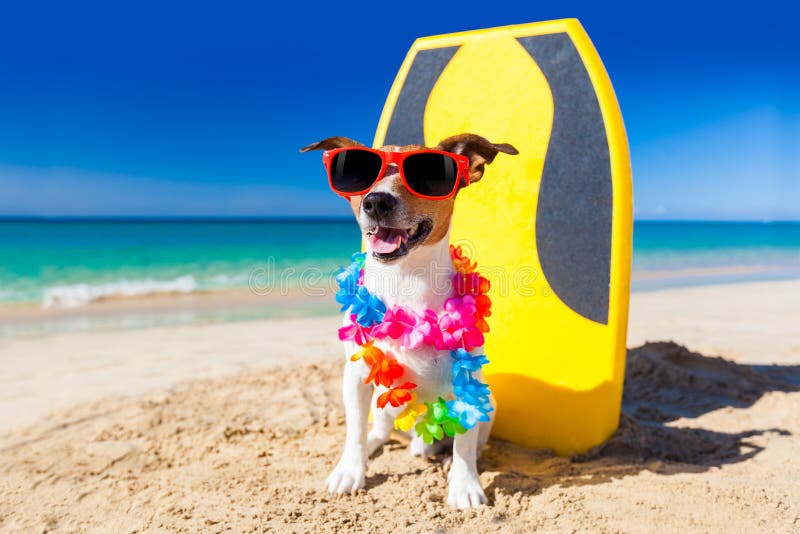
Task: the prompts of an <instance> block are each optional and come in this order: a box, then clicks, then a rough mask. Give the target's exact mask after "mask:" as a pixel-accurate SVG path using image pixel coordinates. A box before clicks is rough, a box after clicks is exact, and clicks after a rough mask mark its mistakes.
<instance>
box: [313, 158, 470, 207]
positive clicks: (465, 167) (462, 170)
mask: <svg viewBox="0 0 800 534" xmlns="http://www.w3.org/2000/svg"><path fill="white" fill-rule="evenodd" d="M348 150H361V151H364V152H372V153H373V154H377V155H378V156H380V158H381V162H382V164H381V170H380V171H379V172H378V176H376V177H375V181H373V182H372V183H371V184H370V185H369V187H367V188H366V189H364V190H362V191H356V192H354V193H345V192H344V191H339V190H338V189H336V188H335V187H334V186H333V178H332V177H331V164H332V163H333V157H334V156H335V155H336V154H339V153H341V152H345V151H348ZM415 154H442V155H445V156H449V157H451V158H453V159H454V160H455V161H456V165H457V166H458V174H457V175H456V179H455V182H454V184H453V190H452V191H450V192H449V193H448V194H446V195H442V196H430V195H423V194H422V193H418V192H416V191H414V190H413V189H411V186H409V185H408V181H406V175H405V172H404V171H403V161H405V159H406V158H407V157H409V156H413V155H415ZM322 163H323V164H324V165H325V170H326V171H327V173H328V185H330V187H331V189H332V190H333V192H334V193H336V194H337V195H339V196H342V197H345V198H349V197H357V196H359V195H363V194H364V193H366V192H367V191H369V190H370V189H372V188H373V187H374V186H375V184H377V183H378V182H380V181H381V180H382V179H383V177H384V176H385V175H386V167H388V166H389V164H390V163H393V164H395V165H397V169H398V171H399V172H400V179H401V180H402V181H403V185H404V186H405V187H406V190H408V192H409V193H411V194H412V195H414V196H416V197H419V198H425V199H428V200H444V199H447V198H450V197H452V196H453V195H455V194H456V191H458V188H459V186H461V184H462V181H463V186H464V187H466V186H468V185H469V158H468V157H467V156H463V155H461V154H453V153H452V152H445V151H444V150H432V149H424V150H411V151H409V152H387V151H385V150H377V149H374V148H367V147H360V146H350V147H344V148H335V149H333V150H326V151H325V152H323V153H322Z"/></svg>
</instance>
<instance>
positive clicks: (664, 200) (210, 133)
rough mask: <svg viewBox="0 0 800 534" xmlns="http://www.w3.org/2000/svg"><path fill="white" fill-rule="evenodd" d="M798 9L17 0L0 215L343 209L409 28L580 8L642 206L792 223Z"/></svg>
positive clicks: (798, 204)
mask: <svg viewBox="0 0 800 534" xmlns="http://www.w3.org/2000/svg"><path fill="white" fill-rule="evenodd" d="M797 15H798V9H797V8H796V7H792V5H791V4H790V3H789V2H784V3H770V2H758V3H753V2H749V3H733V2H729V3H725V4H716V5H715V4H713V3H706V2H697V1H694V2H679V1H676V2H668V3H656V2H636V3H630V4H627V5H625V4H613V5H612V3H606V2H591V3H589V2H569V1H559V2H552V3H546V2H504V1H500V0H497V1H493V2H485V1H483V2H467V1H462V2H404V3H397V2H392V3H385V2H377V1H373V2H363V1H348V2H342V3H336V2H326V3H314V2H309V1H304V2H282V3H279V4H276V3H270V2H252V3H239V2H225V3H222V2H219V3H217V4H203V3H202V2H185V3H183V2H170V3H167V2H159V3H149V2H135V3H133V2H131V3H122V2H119V3H116V2H103V3H94V4H92V3H83V2H68V3H67V2H59V3H55V2H53V3H40V2H15V3H13V5H8V3H7V4H6V5H4V7H2V9H1V10H0V215H24V216H27V215H33V216H37V215H42V216H59V215H75V216H95V215H97V216H338V215H347V214H348V208H347V206H346V204H345V203H344V202H342V201H341V200H340V199H339V198H337V197H336V196H335V195H333V194H332V193H331V192H330V191H329V190H328V188H327V182H326V179H325V175H324V171H323V168H322V165H321V163H320V160H319V155H318V154H316V153H314V154H312V155H308V154H306V155H302V154H299V153H298V148H299V147H301V146H304V145H306V144H308V143H310V142H312V141H315V140H318V139H321V138H323V137H327V136H330V135H346V136H348V137H352V138H355V139H359V140H362V141H363V142H365V143H367V144H369V143H371V141H372V137H373V135H374V131H375V127H376V125H377V122H378V118H379V116H380V112H381V109H382V106H383V101H384V99H385V97H386V94H387V92H388V90H389V87H390V86H391V83H392V81H393V79H394V76H395V74H396V72H397V69H398V67H399V66H400V63H401V62H402V60H403V58H404V56H405V54H406V52H407V50H408V48H409V47H410V45H411V44H412V42H413V41H414V39H415V38H417V37H421V36H425V35H434V34H440V33H448V32H454V31H463V30H471V29H478V28H485V27H492V26H499V25H506V24H518V23H525V22H534V21H539V20H548V19H556V18H566V17H576V18H578V19H579V20H580V21H581V23H582V24H583V26H584V28H585V29H586V31H587V32H588V34H589V35H590V37H591V38H592V41H593V42H594V45H595V47H596V48H597V50H598V51H599V53H600V56H601V57H602V59H603V61H604V64H605V66H606V69H607V70H608V72H609V75H610V77H611V80H612V83H613V85H614V88H615V91H616V94H617V98H618V100H619V103H620V107H621V109H622V113H623V117H624V119H625V124H626V130H627V133H628V139H629V143H630V148H631V158H632V166H633V172H634V204H635V217H637V218H638V219H706V220H800V39H798V38H797V30H796V28H795V27H794V25H795V24H796V20H797Z"/></svg>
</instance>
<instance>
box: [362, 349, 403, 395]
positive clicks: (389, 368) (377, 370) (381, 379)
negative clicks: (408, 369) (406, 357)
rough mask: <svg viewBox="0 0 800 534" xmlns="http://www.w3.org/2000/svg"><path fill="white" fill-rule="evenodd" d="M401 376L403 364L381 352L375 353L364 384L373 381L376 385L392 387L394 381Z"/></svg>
mask: <svg viewBox="0 0 800 534" xmlns="http://www.w3.org/2000/svg"><path fill="white" fill-rule="evenodd" d="M401 376H403V366H402V365H400V364H399V363H397V360H395V359H394V358H391V357H387V356H386V355H385V354H384V353H383V352H380V355H377V354H376V357H375V360H374V361H373V362H372V366H371V367H370V370H369V376H367V379H366V380H364V383H365V384H369V383H370V382H374V383H375V385H376V386H383V387H387V388H389V387H392V384H393V383H394V381H395V380H396V379H398V378H400V377H401Z"/></svg>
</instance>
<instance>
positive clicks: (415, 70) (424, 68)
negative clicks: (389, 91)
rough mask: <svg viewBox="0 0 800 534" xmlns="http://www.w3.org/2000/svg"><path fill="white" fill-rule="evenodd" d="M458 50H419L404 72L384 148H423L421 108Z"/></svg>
mask: <svg viewBox="0 0 800 534" xmlns="http://www.w3.org/2000/svg"><path fill="white" fill-rule="evenodd" d="M459 48H461V47H460V46H448V47H444V48H434V49H431V50H420V51H419V52H417V55H416V56H414V62H413V63H412V64H411V68H409V69H408V75H407V76H406V79H405V81H404V82H403V88H402V89H401V90H400V94H399V95H398V97H397V102H396V103H395V105H394V110H393V111H392V118H391V119H390V120H389V126H388V127H387V128H386V137H385V138H384V140H383V144H384V145H424V144H425V132H424V131H423V128H424V126H423V125H424V124H425V106H426V105H427V103H428V97H430V95H431V91H433V86H434V85H436V82H437V80H439V76H441V74H442V71H443V70H444V68H445V67H446V66H447V64H448V63H450V60H451V59H452V58H453V55H454V54H455V53H456V52H457V51H458V49H459Z"/></svg>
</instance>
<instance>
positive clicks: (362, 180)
mask: <svg viewBox="0 0 800 534" xmlns="http://www.w3.org/2000/svg"><path fill="white" fill-rule="evenodd" d="M322 162H323V163H324V164H325V170H327V171H328V181H329V182H330V185H331V189H333V190H334V192H335V193H336V194H338V195H341V196H343V197H352V196H357V195H363V194H364V193H366V192H367V191H369V190H370V189H371V188H372V186H373V185H375V183H376V182H377V181H378V180H380V179H381V178H383V176H384V175H385V173H386V167H387V166H388V165H389V164H390V163H393V164H395V165H397V168H398V169H399V170H400V179H401V180H402V181H403V184H404V185H405V186H406V189H408V191H409V192H410V193H411V194H412V195H415V196H418V197H420V198H427V199H430V200H442V199H445V198H450V197H452V196H453V195H455V194H456V191H457V190H458V187H459V185H460V184H463V185H465V186H466V185H469V158H467V157H466V156H462V155H460V154H452V153H450V152H444V151H442V150H427V149H426V150H414V151H411V152H384V151H382V150H374V149H372V148H365V147H347V148H336V149H334V150H326V151H325V152H323V153H322Z"/></svg>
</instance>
